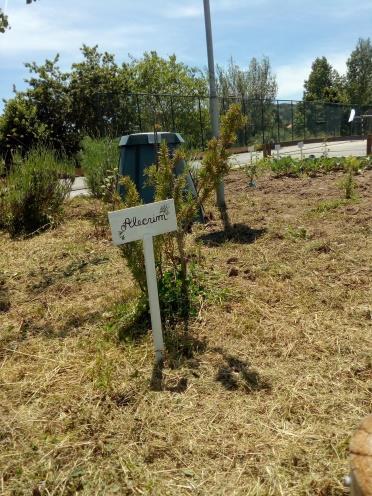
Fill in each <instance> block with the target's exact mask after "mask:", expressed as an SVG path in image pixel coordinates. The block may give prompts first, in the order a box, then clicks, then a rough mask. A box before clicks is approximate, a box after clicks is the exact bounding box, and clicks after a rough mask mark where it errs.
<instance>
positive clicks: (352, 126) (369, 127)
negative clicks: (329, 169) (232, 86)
mask: <svg viewBox="0 0 372 496" xmlns="http://www.w3.org/2000/svg"><path fill="white" fill-rule="evenodd" d="M232 103H239V104H240V105H241V109H242V112H243V113H244V114H245V115H246V116H247V117H248V120H247V124H246V126H245V128H244V129H243V130H242V131H241V132H240V133H239V137H238V142H237V146H250V145H253V144H257V145H258V144H263V143H284V142H292V141H293V142H296V141H301V140H308V139H319V140H323V139H326V138H334V137H346V136H365V135H367V134H368V133H371V132H372V119H367V120H365V121H364V122H363V121H362V120H360V119H356V120H354V121H353V122H352V123H349V122H348V119H349V115H350V111H351V109H352V108H354V109H355V110H356V115H357V116H358V115H361V114H372V104H371V105H370V106H358V105H342V104H335V103H324V102H305V101H296V100H275V101H267V100H250V99H247V98H237V97H229V98H219V108H220V112H221V114H223V113H224V112H226V110H227V109H228V107H229V106H230V105H231V104H232ZM90 117H91V118H90V122H92V123H94V127H93V129H92V126H89V129H87V132H89V134H94V135H97V136H120V135H124V134H131V133H136V132H151V131H153V130H154V129H157V130H162V131H172V132H178V133H180V134H181V135H182V136H183V138H184V139H185V141H186V144H187V146H188V147H190V148H196V149H204V148H205V146H206V143H207V141H208V139H209V138H210V137H211V135H212V133H211V127H210V119H209V97H207V96H199V95H187V96H181V95H167V94H162V95H150V94H141V93H136V94H122V95H117V94H116V95H108V94H104V95H98V96H97V97H96V98H95V100H94V101H93V102H92V115H91V116H90ZM83 118H84V121H86V118H87V116H83ZM84 121H83V122H84Z"/></svg>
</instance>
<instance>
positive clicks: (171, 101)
mask: <svg viewBox="0 0 372 496" xmlns="http://www.w3.org/2000/svg"><path fill="white" fill-rule="evenodd" d="M170 104H171V117H172V131H173V132H175V131H176V126H175V124H174V108H173V96H172V95H171V97H170Z"/></svg>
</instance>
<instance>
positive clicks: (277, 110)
mask: <svg viewBox="0 0 372 496" xmlns="http://www.w3.org/2000/svg"><path fill="white" fill-rule="evenodd" d="M276 112H277V119H278V143H280V116H279V100H277V101H276Z"/></svg>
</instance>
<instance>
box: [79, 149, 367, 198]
mask: <svg viewBox="0 0 372 496" xmlns="http://www.w3.org/2000/svg"><path fill="white" fill-rule="evenodd" d="M366 147H367V144H366V140H358V141H334V142H331V143H328V144H327V146H326V151H327V154H328V156H329V157H344V156H348V155H354V156H363V155H365V154H366ZM302 151H303V155H304V157H308V156H309V155H315V156H316V157H320V156H321V155H322V154H323V153H324V151H325V147H324V144H323V143H309V144H306V145H304V147H303V149H302ZM276 153H277V152H276V151H274V150H273V151H272V154H273V156H274V157H275V156H276ZM279 154H280V156H286V155H290V156H292V157H300V155H301V152H300V149H299V148H298V147H297V146H286V147H283V148H282V149H281V150H280V151H279ZM255 157H257V158H261V157H262V152H260V153H253V158H255ZM230 160H231V161H232V162H233V166H235V167H240V166H242V165H244V164H246V163H249V162H250V160H251V153H250V152H247V153H239V154H236V155H233V156H232V157H231V159H230ZM195 165H196V166H198V162H195ZM82 195H84V196H86V195H89V191H88V189H87V185H86V181H85V178H84V177H77V178H76V179H75V182H74V184H73V186H72V191H71V193H70V198H74V197H75V196H82Z"/></svg>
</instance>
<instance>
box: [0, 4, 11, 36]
mask: <svg viewBox="0 0 372 496" xmlns="http://www.w3.org/2000/svg"><path fill="white" fill-rule="evenodd" d="M8 28H9V21H8V16H7V15H5V13H4V12H3V10H2V9H0V33H5V31H6V30H7V29H8Z"/></svg>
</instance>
